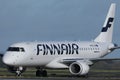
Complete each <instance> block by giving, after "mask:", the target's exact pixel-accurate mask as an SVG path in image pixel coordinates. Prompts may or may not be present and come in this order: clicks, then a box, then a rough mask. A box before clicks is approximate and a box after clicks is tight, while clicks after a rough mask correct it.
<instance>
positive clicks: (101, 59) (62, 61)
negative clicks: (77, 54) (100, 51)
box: [60, 58, 120, 65]
mask: <svg viewBox="0 0 120 80" xmlns="http://www.w3.org/2000/svg"><path fill="white" fill-rule="evenodd" d="M112 60H120V58H91V59H88V58H86V59H85V58H84V59H83V58H69V59H63V60H60V62H61V63H63V64H68V65H69V64H71V63H73V62H76V61H84V62H87V63H90V64H93V63H95V62H98V61H112Z"/></svg>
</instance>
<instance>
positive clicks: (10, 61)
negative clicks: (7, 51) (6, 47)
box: [2, 55, 15, 65]
mask: <svg viewBox="0 0 120 80" xmlns="http://www.w3.org/2000/svg"><path fill="white" fill-rule="evenodd" d="M2 61H3V63H4V64H6V65H14V64H15V63H14V60H13V59H12V58H11V57H10V56H8V55H4V56H3V58H2Z"/></svg>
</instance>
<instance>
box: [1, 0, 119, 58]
mask: <svg viewBox="0 0 120 80" xmlns="http://www.w3.org/2000/svg"><path fill="white" fill-rule="evenodd" d="M113 2H114V3H116V4H117V9H116V19H115V25H114V26H115V27H114V34H113V42H114V43H117V44H118V45H120V36H119V35H120V26H119V25H120V0H0V36H1V38H0V51H5V50H6V49H7V47H8V46H10V45H11V44H12V43H16V42H23V41H35V40H37V41H53V40H54V41H65V40H68V41H71V40H72V41H73V40H81V41H83V40H86V41H88V40H93V39H94V38H95V37H96V36H97V35H98V34H99V33H100V31H101V28H102V25H103V23H104V20H105V17H106V14H107V12H108V9H109V7H110V4H111V3H113ZM108 56H109V57H120V50H116V51H114V52H113V53H112V54H110V55H108Z"/></svg>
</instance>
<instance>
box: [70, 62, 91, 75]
mask: <svg viewBox="0 0 120 80" xmlns="http://www.w3.org/2000/svg"><path fill="white" fill-rule="evenodd" d="M89 69H90V67H89V65H87V64H86V63H85V62H82V61H81V62H73V63H72V64H71V65H70V66H69V71H70V73H71V74H73V75H86V74H87V73H88V72H89Z"/></svg>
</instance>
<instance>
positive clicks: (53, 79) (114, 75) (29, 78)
mask: <svg viewBox="0 0 120 80" xmlns="http://www.w3.org/2000/svg"><path fill="white" fill-rule="evenodd" d="M2 70H3V69H2ZM2 70H1V71H0V73H1V74H0V80H16V79H17V80H120V70H93V71H90V72H89V74H88V75H87V76H86V77H78V76H73V75H71V74H70V73H69V71H68V70H66V71H61V70H57V71H55V70H50V71H49V70H48V77H36V76H35V71H32V70H31V71H29V70H28V71H26V72H25V73H24V74H23V75H22V76H20V77H16V76H15V75H13V74H12V73H10V72H8V71H6V70H3V71H2Z"/></svg>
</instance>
